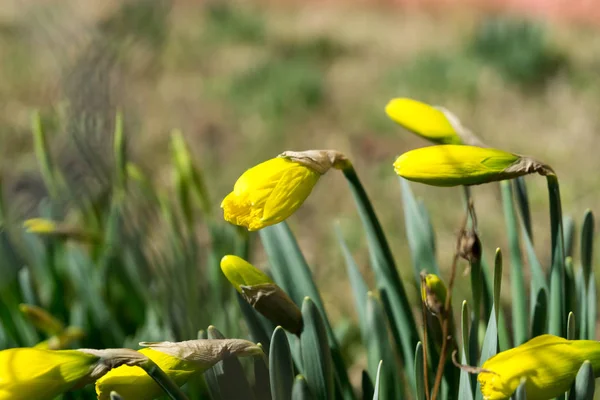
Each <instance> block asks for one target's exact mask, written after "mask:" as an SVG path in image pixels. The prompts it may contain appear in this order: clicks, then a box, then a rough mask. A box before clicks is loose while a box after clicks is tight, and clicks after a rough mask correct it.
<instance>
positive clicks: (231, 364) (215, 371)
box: [205, 326, 254, 400]
mask: <svg viewBox="0 0 600 400" xmlns="http://www.w3.org/2000/svg"><path fill="white" fill-rule="evenodd" d="M208 338H209V339H225V336H224V335H223V334H222V333H221V332H219V330H218V329H217V328H215V327H214V326H209V327H208ZM205 377H206V383H207V384H208V388H209V391H210V393H211V397H212V398H213V399H216V400H218V399H223V400H230V399H231V400H235V399H239V400H242V399H248V400H251V399H253V398H254V397H253V396H252V394H251V393H252V389H251V388H250V384H249V383H248V380H247V379H246V373H245V372H244V369H243V368H242V364H241V363H240V360H238V359H237V357H228V358H226V359H224V360H222V361H219V362H218V363H216V364H215V365H214V366H213V367H212V368H210V369H209V370H208V371H206V372H205ZM232 382H235V385H233V384H232Z"/></svg>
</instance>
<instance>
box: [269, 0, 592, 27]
mask: <svg viewBox="0 0 600 400" xmlns="http://www.w3.org/2000/svg"><path fill="white" fill-rule="evenodd" d="M285 1H286V0H270V1H267V2H268V3H270V4H276V3H282V2H285ZM306 1H307V0H303V1H302V2H303V3H305V2H306ZM309 1H310V0H309ZM310 2H311V3H313V4H315V3H322V4H332V3H336V4H338V5H343V4H344V3H346V4H361V5H364V6H369V5H390V4H392V5H397V6H399V7H406V8H417V9H424V10H426V11H432V12H438V11H443V10H448V9H465V8H468V9H472V10H473V11H483V12H502V13H514V14H520V15H528V16H531V17H535V18H540V19H548V20H552V21H556V22H566V23H583V24H589V25H595V26H600V0H312V1H310Z"/></svg>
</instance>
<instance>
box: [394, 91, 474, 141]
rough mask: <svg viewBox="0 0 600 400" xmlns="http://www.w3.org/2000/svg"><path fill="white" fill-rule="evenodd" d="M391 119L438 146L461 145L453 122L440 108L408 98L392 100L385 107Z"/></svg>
mask: <svg viewBox="0 0 600 400" xmlns="http://www.w3.org/2000/svg"><path fill="white" fill-rule="evenodd" d="M385 112H386V114H387V115H388V117H390V119H391V120H392V121H394V122H396V123H397V124H399V125H401V126H402V127H404V128H406V129H408V130H409V131H411V132H414V133H416V134H417V135H419V136H422V137H424V138H425V139H428V140H430V141H432V142H434V143H438V144H461V143H462V140H461V138H460V136H459V135H458V133H457V131H456V129H455V128H454V126H453V125H452V122H451V121H450V120H449V118H448V117H447V116H446V114H445V113H444V111H443V110H442V109H440V108H437V107H433V106H430V105H429V104H426V103H422V102H420V101H417V100H413V99H407V98H397V99H392V100H390V102H389V103H388V104H387V106H386V107H385Z"/></svg>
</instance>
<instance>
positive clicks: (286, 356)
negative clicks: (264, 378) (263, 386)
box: [269, 326, 294, 400]
mask: <svg viewBox="0 0 600 400" xmlns="http://www.w3.org/2000/svg"><path fill="white" fill-rule="evenodd" d="M269 366H270V368H269V378H270V381H271V392H272V395H273V400H290V399H291V398H292V387H293V385H294V364H293V361H292V354H291V352H290V345H289V343H288V340H287V338H286V335H285V331H284V330H283V328H282V327H280V326H278V327H277V328H275V331H273V336H272V337H271V348H270V351H269Z"/></svg>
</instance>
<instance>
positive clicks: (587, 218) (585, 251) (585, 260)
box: [576, 210, 594, 339]
mask: <svg viewBox="0 0 600 400" xmlns="http://www.w3.org/2000/svg"><path fill="white" fill-rule="evenodd" d="M593 251H594V214H593V213H592V212H591V211H590V210H586V212H585V215H584V217H583V226H582V229H581V269H579V270H578V271H577V274H578V275H577V278H576V287H577V297H578V298H579V301H578V302H577V304H578V306H579V315H580V316H581V318H579V335H580V337H581V338H582V339H587V338H589V335H588V331H589V329H590V326H589V325H588V318H587V315H588V308H589V307H590V305H589V304H588V301H587V296H588V287H589V284H590V283H589V282H590V273H591V271H592V258H593Z"/></svg>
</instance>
